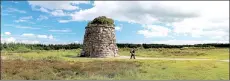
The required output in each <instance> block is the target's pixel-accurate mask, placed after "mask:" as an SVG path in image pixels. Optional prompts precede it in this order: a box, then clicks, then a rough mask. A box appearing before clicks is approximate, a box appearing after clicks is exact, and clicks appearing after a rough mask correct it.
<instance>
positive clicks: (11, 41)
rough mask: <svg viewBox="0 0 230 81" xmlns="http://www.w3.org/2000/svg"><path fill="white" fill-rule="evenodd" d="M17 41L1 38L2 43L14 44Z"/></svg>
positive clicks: (11, 38) (10, 38)
mask: <svg viewBox="0 0 230 81" xmlns="http://www.w3.org/2000/svg"><path fill="white" fill-rule="evenodd" d="M15 41H16V39H15V38H13V37H9V38H1V42H2V43H14V42H15Z"/></svg>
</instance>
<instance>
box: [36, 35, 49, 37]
mask: <svg viewBox="0 0 230 81" xmlns="http://www.w3.org/2000/svg"><path fill="white" fill-rule="evenodd" d="M37 37H38V38H48V36H47V35H37Z"/></svg>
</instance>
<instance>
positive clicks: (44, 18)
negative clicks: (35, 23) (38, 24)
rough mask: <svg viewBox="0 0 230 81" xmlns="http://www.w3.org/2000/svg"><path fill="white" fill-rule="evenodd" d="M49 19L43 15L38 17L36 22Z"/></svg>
mask: <svg viewBox="0 0 230 81" xmlns="http://www.w3.org/2000/svg"><path fill="white" fill-rule="evenodd" d="M47 19H49V18H48V17H47V16H44V15H40V16H39V18H37V20H47Z"/></svg>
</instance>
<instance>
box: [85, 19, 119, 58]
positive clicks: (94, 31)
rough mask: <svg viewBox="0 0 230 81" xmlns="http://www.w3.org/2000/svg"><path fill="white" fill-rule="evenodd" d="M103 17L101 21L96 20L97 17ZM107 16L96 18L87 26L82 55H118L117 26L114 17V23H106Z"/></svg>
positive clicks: (102, 56)
mask: <svg viewBox="0 0 230 81" xmlns="http://www.w3.org/2000/svg"><path fill="white" fill-rule="evenodd" d="M99 18H102V19H104V20H100V21H99V22H98V21H97V22H94V21H96V19H99ZM106 19H109V18H106V17H105V16H100V17H97V18H95V19H94V20H93V21H91V22H89V24H88V25H87V26H86V28H85V29H86V30H85V35H84V41H83V50H82V54H81V56H82V57H98V58H104V57H116V56H118V48H117V45H116V37H115V27H114V24H113V23H114V21H113V20H112V19H110V20H112V24H104V23H103V22H105V23H106V21H105V20H106Z"/></svg>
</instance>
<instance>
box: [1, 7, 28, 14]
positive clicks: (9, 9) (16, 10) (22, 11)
mask: <svg viewBox="0 0 230 81" xmlns="http://www.w3.org/2000/svg"><path fill="white" fill-rule="evenodd" d="M3 11H6V12H18V13H26V11H24V10H19V9H16V8H7V9H6V10H3Z"/></svg>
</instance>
